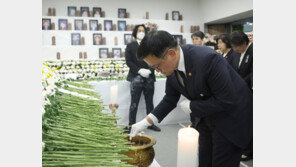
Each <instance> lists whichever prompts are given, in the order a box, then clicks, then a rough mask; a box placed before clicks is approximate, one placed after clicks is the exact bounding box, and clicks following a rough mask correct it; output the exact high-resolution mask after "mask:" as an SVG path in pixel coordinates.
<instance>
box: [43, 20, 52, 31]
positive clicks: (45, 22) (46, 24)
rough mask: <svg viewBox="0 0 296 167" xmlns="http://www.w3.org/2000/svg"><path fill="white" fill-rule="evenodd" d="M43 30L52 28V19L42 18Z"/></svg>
mask: <svg viewBox="0 0 296 167" xmlns="http://www.w3.org/2000/svg"><path fill="white" fill-rule="evenodd" d="M42 30H51V19H42Z"/></svg>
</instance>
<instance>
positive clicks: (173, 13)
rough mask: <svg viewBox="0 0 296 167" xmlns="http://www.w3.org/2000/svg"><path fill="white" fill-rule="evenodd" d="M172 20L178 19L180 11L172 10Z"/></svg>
mask: <svg viewBox="0 0 296 167" xmlns="http://www.w3.org/2000/svg"><path fill="white" fill-rule="evenodd" d="M172 20H180V12H179V11H172Z"/></svg>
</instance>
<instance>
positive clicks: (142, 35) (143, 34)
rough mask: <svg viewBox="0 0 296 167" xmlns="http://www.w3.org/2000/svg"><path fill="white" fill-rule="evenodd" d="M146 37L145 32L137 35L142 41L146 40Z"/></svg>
mask: <svg viewBox="0 0 296 167" xmlns="http://www.w3.org/2000/svg"><path fill="white" fill-rule="evenodd" d="M144 36H145V33H144V32H139V33H138V34H137V38H138V39H140V40H142V39H143V38H144Z"/></svg>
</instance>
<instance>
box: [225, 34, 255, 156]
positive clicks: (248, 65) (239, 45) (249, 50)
mask: <svg viewBox="0 0 296 167" xmlns="http://www.w3.org/2000/svg"><path fill="white" fill-rule="evenodd" d="M230 41H231V46H232V47H233V49H234V50H235V51H237V52H238V53H239V55H237V56H234V57H233V64H232V65H233V68H234V69H235V70H236V71H237V72H238V74H239V75H240V76H241V77H242V78H243V79H244V80H245V81H246V83H247V84H248V87H249V88H250V90H251V91H253V43H252V42H250V40H249V38H248V36H247V35H246V34H245V33H243V32H241V31H234V32H233V33H231V35H230ZM250 159H253V139H252V140H251V142H250V143H249V145H248V146H247V148H245V149H244V151H243V154H242V157H241V160H242V161H247V160H250Z"/></svg>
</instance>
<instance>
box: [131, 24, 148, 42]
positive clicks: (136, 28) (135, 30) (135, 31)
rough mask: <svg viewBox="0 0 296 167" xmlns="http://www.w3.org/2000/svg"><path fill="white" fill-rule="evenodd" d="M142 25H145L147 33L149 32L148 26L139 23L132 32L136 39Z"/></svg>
mask: <svg viewBox="0 0 296 167" xmlns="http://www.w3.org/2000/svg"><path fill="white" fill-rule="evenodd" d="M140 26H143V27H144V30H145V34H147V32H148V29H147V27H145V25H144V24H138V25H136V26H135V28H134V30H133V33H132V35H133V37H134V38H135V39H137V32H138V28H139V27H140Z"/></svg>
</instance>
